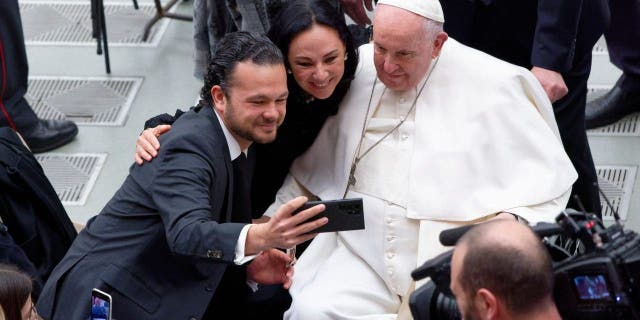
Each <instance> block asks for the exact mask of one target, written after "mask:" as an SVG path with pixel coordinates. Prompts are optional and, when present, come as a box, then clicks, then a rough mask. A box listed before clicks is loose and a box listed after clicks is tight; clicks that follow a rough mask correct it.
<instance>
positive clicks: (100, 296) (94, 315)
mask: <svg viewBox="0 0 640 320" xmlns="http://www.w3.org/2000/svg"><path fill="white" fill-rule="evenodd" d="M111 306H112V300H111V295H109V294H108V293H106V292H104V291H102V290H99V289H96V288H93V290H91V320H111Z"/></svg>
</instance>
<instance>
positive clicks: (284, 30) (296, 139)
mask: <svg viewBox="0 0 640 320" xmlns="http://www.w3.org/2000/svg"><path fill="white" fill-rule="evenodd" d="M267 36H268V37H269V39H271V41H272V42H273V43H275V44H276V46H278V48H280V50H281V51H282V53H283V55H284V56H285V66H286V68H287V80H288V88H289V97H288V99H287V114H286V117H285V120H284V122H283V123H282V125H281V126H280V127H279V129H278V135H277V137H276V140H275V141H273V142H272V143H268V144H254V145H253V146H252V149H253V151H252V152H255V155H256V168H255V172H254V176H253V182H252V195H251V198H252V212H253V213H254V218H258V217H261V216H262V213H263V212H264V211H265V210H266V209H267V207H268V206H269V205H270V204H271V203H272V202H273V201H274V198H275V195H276V192H277V191H278V189H279V188H280V186H281V185H282V182H283V181H284V178H285V177H286V175H287V173H288V171H289V167H290V166H291V163H292V162H293V160H294V159H295V158H296V157H297V156H299V155H301V154H302V153H303V152H304V151H306V150H307V149H308V148H309V146H311V144H312V143H313V141H314V140H315V138H316V136H317V135H318V132H319V131H320V129H321V128H322V125H323V124H324V122H325V120H326V119H327V118H328V117H330V116H332V115H335V114H336V113H337V111H338V106H339V104H340V101H341V100H342V98H343V97H344V95H345V94H346V93H347V91H348V90H349V86H350V85H351V81H352V80H353V77H354V74H355V71H356V67H357V65H358V51H357V48H356V47H355V45H354V41H353V39H352V37H351V33H350V32H349V29H348V28H347V25H346V23H345V18H344V15H342V14H340V13H339V11H337V10H336V9H335V8H334V7H333V6H332V5H331V4H330V3H329V2H328V1H326V0H293V1H287V2H285V3H284V4H283V5H282V7H281V8H280V11H279V13H278V15H277V16H276V18H275V19H274V20H273V24H272V26H271V29H270V30H269V32H268V33H267ZM205 81H206V80H205ZM205 87H206V86H205ZM200 96H201V98H202V99H203V100H207V99H209V100H210V93H209V91H208V90H207V89H203V90H202V91H201V93H200ZM202 105H203V101H201V102H200V103H199V106H198V107H201V106H202ZM181 114H182V111H180V110H178V111H177V112H176V115H175V116H174V117H171V116H169V115H167V114H164V115H161V116H157V117H154V118H152V119H150V120H149V121H147V123H146V124H145V127H146V128H150V129H146V130H145V131H144V132H143V134H142V135H140V137H139V138H138V143H137V147H136V155H135V159H136V162H137V163H138V164H142V163H143V161H144V160H146V161H150V160H151V159H152V158H153V157H155V156H156V155H157V149H158V148H159V147H160V145H159V142H158V140H157V137H158V136H159V135H160V134H162V133H164V132H166V131H167V130H169V128H170V127H169V126H158V125H160V124H163V123H165V124H166V123H172V122H173V121H174V120H175V118H177V117H179V116H180V115H181ZM143 159H144V160H143Z"/></svg>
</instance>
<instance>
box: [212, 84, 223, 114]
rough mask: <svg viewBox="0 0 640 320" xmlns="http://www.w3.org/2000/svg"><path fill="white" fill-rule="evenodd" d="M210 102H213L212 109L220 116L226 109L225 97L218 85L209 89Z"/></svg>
mask: <svg viewBox="0 0 640 320" xmlns="http://www.w3.org/2000/svg"><path fill="white" fill-rule="evenodd" d="M210 93H211V100H212V101H213V107H214V108H215V109H216V110H218V112H220V114H224V111H225V110H226V108H227V96H226V95H225V94H224V91H222V87H220V86H219V85H215V86H213V87H211V91H210Z"/></svg>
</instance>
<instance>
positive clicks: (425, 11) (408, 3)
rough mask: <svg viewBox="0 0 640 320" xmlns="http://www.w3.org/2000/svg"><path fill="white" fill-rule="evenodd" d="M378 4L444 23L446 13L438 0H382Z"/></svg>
mask: <svg viewBox="0 0 640 320" xmlns="http://www.w3.org/2000/svg"><path fill="white" fill-rule="evenodd" d="M378 4H385V5H389V6H394V7H398V8H400V9H404V10H407V11H411V12H413V13H415V14H417V15H421V16H423V17H425V18H427V19H431V20H433V21H437V22H442V23H444V14H443V13H442V7H441V6H440V1H438V0H380V1H378Z"/></svg>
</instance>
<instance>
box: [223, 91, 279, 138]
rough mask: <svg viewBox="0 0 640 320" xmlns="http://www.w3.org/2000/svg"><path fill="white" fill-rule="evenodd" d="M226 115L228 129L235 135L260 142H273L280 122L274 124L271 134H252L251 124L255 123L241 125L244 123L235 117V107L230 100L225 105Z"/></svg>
mask: <svg viewBox="0 0 640 320" xmlns="http://www.w3.org/2000/svg"><path fill="white" fill-rule="evenodd" d="M226 116H227V117H226V118H227V124H228V125H229V131H231V132H233V133H234V134H235V135H236V136H238V137H240V138H243V139H245V140H248V141H252V142H256V143H260V144H265V143H269V142H273V140H275V138H276V133H277V131H278V127H279V125H280V124H277V125H276V128H275V132H274V133H273V134H272V135H269V136H258V135H256V134H254V133H253V132H252V129H253V126H254V124H255V123H253V122H251V123H248V124H246V126H247V127H245V126H243V125H244V123H243V122H242V121H240V120H238V118H237V117H236V113H235V107H234V106H233V104H232V103H231V100H229V105H228V107H227V113H226ZM259 121H263V122H265V123H271V121H269V122H267V121H265V120H264V119H261V120H259ZM272 122H276V121H272Z"/></svg>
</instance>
